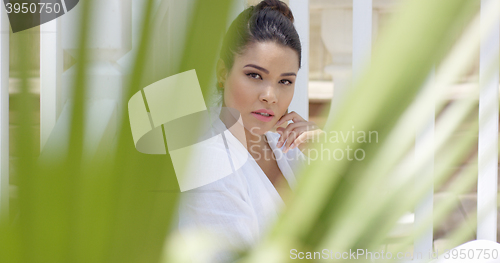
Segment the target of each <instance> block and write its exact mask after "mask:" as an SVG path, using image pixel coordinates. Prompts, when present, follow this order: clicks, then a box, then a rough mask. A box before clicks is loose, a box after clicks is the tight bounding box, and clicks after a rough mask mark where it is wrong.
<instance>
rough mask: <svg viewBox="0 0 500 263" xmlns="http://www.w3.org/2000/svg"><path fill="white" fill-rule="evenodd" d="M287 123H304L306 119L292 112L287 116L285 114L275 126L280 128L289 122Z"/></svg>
mask: <svg viewBox="0 0 500 263" xmlns="http://www.w3.org/2000/svg"><path fill="white" fill-rule="evenodd" d="M287 121H293V122H304V121H306V120H304V118H302V117H301V116H300V115H299V114H298V113H296V112H295V111H291V112H289V113H287V114H285V115H284V116H283V117H281V118H280V119H279V120H278V122H277V123H276V124H275V126H279V125H281V124H282V123H284V122H287Z"/></svg>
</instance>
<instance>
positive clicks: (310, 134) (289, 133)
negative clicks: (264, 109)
mask: <svg viewBox="0 0 500 263" xmlns="http://www.w3.org/2000/svg"><path fill="white" fill-rule="evenodd" d="M290 120H291V121H293V123H290V124H288V126H287V127H286V128H284V127H278V128H276V131H277V132H278V133H279V134H280V135H281V136H280V138H279V140H278V144H277V145H276V146H277V147H278V148H281V147H282V146H283V145H285V148H284V149H283V152H284V153H286V152H288V151H289V150H291V149H294V148H295V147H299V149H300V150H301V151H302V150H303V149H304V148H305V146H306V144H307V142H308V141H309V140H311V139H313V138H315V137H316V138H318V137H319V135H320V134H322V133H324V131H323V130H321V129H320V128H319V127H318V126H317V125H316V124H315V123H314V122H311V121H306V120H304V118H302V117H301V116H300V115H299V114H297V113H296V112H294V111H292V112H290V113H287V114H285V115H284V116H283V117H281V118H280V119H279V120H278V122H277V123H276V125H275V126H279V125H281V124H282V123H286V122H287V121H290Z"/></svg>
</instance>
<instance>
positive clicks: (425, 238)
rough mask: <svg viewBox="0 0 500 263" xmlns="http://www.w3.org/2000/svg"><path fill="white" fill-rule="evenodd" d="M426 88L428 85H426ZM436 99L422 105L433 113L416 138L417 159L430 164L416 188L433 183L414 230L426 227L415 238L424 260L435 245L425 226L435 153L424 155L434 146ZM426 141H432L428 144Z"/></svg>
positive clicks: (421, 172)
mask: <svg viewBox="0 0 500 263" xmlns="http://www.w3.org/2000/svg"><path fill="white" fill-rule="evenodd" d="M434 74H435V73H434V70H433V71H432V72H431V74H430V75H429V77H428V78H427V81H426V82H427V83H429V82H430V81H433V80H434ZM424 86H426V85H424ZM434 99H435V98H434V97H432V98H429V100H428V101H425V102H424V103H422V104H421V107H429V106H430V107H432V112H430V113H429V115H428V116H426V118H427V123H426V125H425V126H424V127H422V128H420V127H419V128H417V130H416V131H415V132H416V137H415V159H422V158H428V162H427V163H426V166H425V168H424V169H422V170H417V171H416V175H415V187H416V188H420V187H421V186H422V184H427V183H431V185H430V186H429V188H428V189H427V192H426V193H425V195H424V197H423V198H422V199H421V200H420V202H419V203H418V204H417V205H416V206H415V221H414V229H418V228H420V227H424V228H423V229H424V230H423V231H422V232H419V233H415V234H417V235H419V236H417V237H415V240H414V243H413V244H414V249H413V251H414V255H422V259H428V258H429V252H431V251H432V243H433V224H432V223H431V224H430V225H428V226H424V225H423V224H425V221H426V220H427V219H428V218H429V217H432V215H433V207H434V204H433V202H434V185H432V182H434V181H433V172H434V152H433V153H432V156H425V155H424V153H425V152H426V149H424V147H425V145H426V144H427V143H430V144H428V145H434V127H435V106H434V105H435V100H434ZM425 140H430V141H429V142H426V141H425ZM425 174H428V175H430V176H429V177H427V178H425V177H423V176H422V175H425Z"/></svg>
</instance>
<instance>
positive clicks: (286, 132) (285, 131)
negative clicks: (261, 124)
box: [276, 122, 308, 148]
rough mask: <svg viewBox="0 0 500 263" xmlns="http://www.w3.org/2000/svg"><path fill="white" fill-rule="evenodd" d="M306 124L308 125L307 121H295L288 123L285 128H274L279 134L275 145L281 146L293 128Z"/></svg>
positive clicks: (305, 125)
mask: <svg viewBox="0 0 500 263" xmlns="http://www.w3.org/2000/svg"><path fill="white" fill-rule="evenodd" d="M307 125H308V124H307V122H297V123H291V124H288V126H287V127H286V128H283V127H278V128H277V129H276V131H278V132H280V133H281V136H280V138H279V139H278V143H277V144H276V146H277V147H278V148H280V147H281V146H283V144H284V143H285V141H288V137H289V134H290V133H291V132H292V130H294V129H296V128H298V127H307Z"/></svg>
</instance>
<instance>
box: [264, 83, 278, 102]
mask: <svg viewBox="0 0 500 263" xmlns="http://www.w3.org/2000/svg"><path fill="white" fill-rule="evenodd" d="M260 100H261V101H265V102H267V103H276V102H277V101H278V98H277V97H276V92H275V91H274V87H272V86H271V85H269V86H267V87H266V88H265V89H264V90H263V91H262V92H261V93H260Z"/></svg>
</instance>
